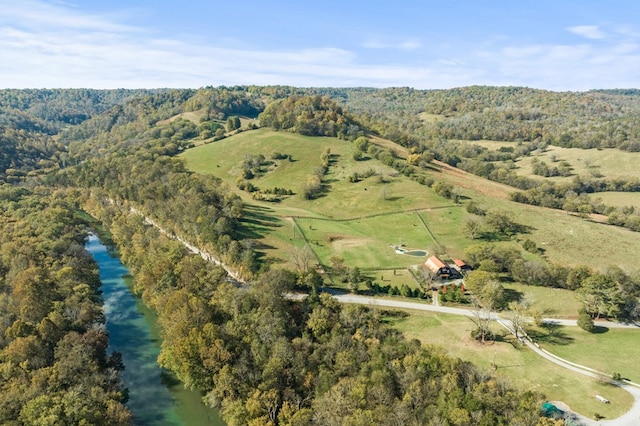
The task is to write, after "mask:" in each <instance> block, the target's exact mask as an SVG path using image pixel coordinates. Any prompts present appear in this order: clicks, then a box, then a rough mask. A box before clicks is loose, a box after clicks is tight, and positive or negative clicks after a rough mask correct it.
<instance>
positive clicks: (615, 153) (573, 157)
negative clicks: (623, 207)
mask: <svg viewBox="0 0 640 426" xmlns="http://www.w3.org/2000/svg"><path fill="white" fill-rule="evenodd" d="M534 158H537V159H538V160H541V161H544V162H545V163H547V165H548V166H549V167H553V166H557V165H558V164H559V163H560V162H562V161H566V162H567V163H569V165H570V166H571V168H572V169H573V170H572V176H568V177H552V178H544V177H542V176H536V175H534V174H533V164H532V162H533V159H534ZM554 160H555V161H554ZM516 165H517V166H518V168H517V169H515V171H516V173H518V174H520V175H524V176H530V177H536V178H540V179H550V180H554V181H563V180H571V179H573V176H582V177H585V178H592V177H604V178H606V179H634V178H637V177H638V170H640V152H627V151H621V150H619V149H614V148H611V149H601V150H598V149H580V148H561V147H558V146H549V147H547V148H546V149H545V150H544V152H538V151H535V152H534V153H532V155H531V156H529V157H524V158H522V159H520V160H518V161H517V162H516Z"/></svg>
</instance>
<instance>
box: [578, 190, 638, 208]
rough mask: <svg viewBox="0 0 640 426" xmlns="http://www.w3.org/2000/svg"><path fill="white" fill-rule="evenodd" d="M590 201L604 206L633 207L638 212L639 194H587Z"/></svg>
mask: <svg viewBox="0 0 640 426" xmlns="http://www.w3.org/2000/svg"><path fill="white" fill-rule="evenodd" d="M589 198H591V199H592V200H594V201H595V200H598V199H600V201H602V203H603V204H604V205H605V206H612V207H629V206H631V207H633V208H634V209H636V211H640V192H597V193H594V194H589Z"/></svg>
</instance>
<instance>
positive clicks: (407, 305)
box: [130, 207, 640, 426]
mask: <svg viewBox="0 0 640 426" xmlns="http://www.w3.org/2000/svg"><path fill="white" fill-rule="evenodd" d="M130 210H131V212H132V213H134V214H137V215H139V216H142V217H143V218H144V220H145V222H147V223H148V224H149V225H152V226H154V227H156V228H158V229H159V230H160V231H161V232H163V233H165V234H167V235H169V236H170V237H172V238H174V239H176V240H178V241H180V242H181V243H182V244H184V246H185V247H187V248H188V249H189V251H191V252H192V253H195V254H197V255H199V256H201V257H202V258H203V259H204V260H206V261H208V262H211V263H214V264H216V265H219V266H222V267H223V268H224V269H225V270H226V271H227V274H229V276H230V277H231V280H230V281H232V282H233V283H234V284H236V285H239V286H244V285H246V284H247V283H246V281H244V280H243V279H242V277H241V276H240V274H238V272H237V271H235V270H233V269H232V268H231V267H229V266H228V265H225V264H224V263H223V262H221V261H220V260H219V259H216V258H215V257H214V256H212V255H211V254H209V253H206V252H205V251H203V250H200V249H199V248H198V247H196V246H194V245H193V244H190V243H189V242H187V241H185V240H184V239H182V238H180V237H177V236H175V235H173V234H171V233H169V232H167V231H166V230H165V229H164V228H162V227H161V226H160V225H158V224H157V223H156V222H154V221H153V220H151V219H149V218H148V217H146V216H145V215H144V214H143V213H142V212H140V211H139V210H137V209H135V208H133V207H130ZM323 290H327V291H328V292H329V293H331V294H332V295H333V297H334V298H335V299H336V300H338V301H339V302H340V303H354V304H360V305H368V306H376V307H386V308H402V309H415V310H420V311H432V312H441V313H446V314H452V315H464V316H467V317H473V316H475V315H476V313H475V312H474V311H473V310H470V309H463V308H454V307H449V306H438V305H433V304H426V303H418V302H409V301H404V300H391V299H383V298H379V297H370V296H359V295H354V294H350V293H340V292H338V291H335V290H328V289H323ZM287 297H290V298H292V299H299V298H303V297H306V295H300V294H292V295H287ZM488 315H489V316H490V318H491V319H492V320H495V321H498V322H499V323H501V324H502V325H503V326H505V327H506V328H507V329H508V330H510V331H511V327H510V325H509V324H510V322H509V321H508V320H505V319H502V318H500V315H499V314H498V313H497V312H490V313H488ZM543 321H544V322H547V323H551V324H558V325H566V326H577V322H576V320H566V319H557V318H544V319H543ZM595 325H596V326H600V327H607V328H638V325H637V324H622V323H614V322H609V321H596V322H595ZM523 341H524V342H525V343H526V344H527V346H528V347H529V348H531V350H533V351H534V352H536V353H537V354H539V355H540V356H542V357H544V358H545V359H547V360H549V361H551V362H553V363H555V364H557V365H560V366H562V367H564V368H567V369H569V370H571V371H575V372H577V373H580V374H583V375H586V376H589V377H595V378H602V377H608V375H607V374H605V373H602V372H598V371H595V370H593V369H590V368H588V367H585V366H581V365H578V364H575V363H572V362H570V361H567V360H564V359H562V358H560V357H558V356H556V355H553V354H551V353H549V352H547V351H545V350H544V349H541V348H539V347H538V346H537V345H535V344H534V343H532V342H530V341H528V340H526V339H523ZM611 382H612V383H613V384H615V385H616V386H620V387H622V388H623V389H625V390H626V391H628V392H629V393H631V395H633V397H634V399H635V401H634V404H633V406H632V408H631V410H629V411H628V412H627V413H625V414H624V415H622V416H621V417H618V418H617V419H614V420H606V421H605V420H601V421H594V420H591V419H589V418H586V417H583V416H579V417H580V418H581V421H582V423H583V424H585V425H587V426H595V425H612V426H613V425H615V426H637V425H640V385H636V384H634V385H635V386H632V385H629V384H626V383H619V382H613V381H611Z"/></svg>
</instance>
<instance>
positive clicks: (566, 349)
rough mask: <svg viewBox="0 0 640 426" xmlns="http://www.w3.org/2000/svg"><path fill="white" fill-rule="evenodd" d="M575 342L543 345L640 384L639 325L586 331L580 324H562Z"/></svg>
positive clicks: (566, 356)
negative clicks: (576, 325) (635, 327)
mask: <svg viewBox="0 0 640 426" xmlns="http://www.w3.org/2000/svg"><path fill="white" fill-rule="evenodd" d="M562 332H563V333H564V334H565V335H566V337H567V338H568V339H570V340H572V342H573V343H572V344H569V345H564V344H557V343H556V344H554V343H553V342H551V343H549V344H542V346H543V347H544V348H545V349H547V350H548V351H550V352H552V353H554V354H556V355H558V356H560V357H563V358H566V359H568V360H570V361H573V362H576V363H578V364H584V365H587V366H589V367H591V368H595V369H597V370H600V371H603V372H605V373H609V374H613V373H620V374H621V375H622V377H624V378H626V379H629V380H631V381H633V382H636V383H640V364H639V363H638V356H639V355H640V328H639V329H616V328H610V329H607V330H604V329H603V330H598V332H596V333H587V332H586V331H584V330H582V329H580V328H578V327H562Z"/></svg>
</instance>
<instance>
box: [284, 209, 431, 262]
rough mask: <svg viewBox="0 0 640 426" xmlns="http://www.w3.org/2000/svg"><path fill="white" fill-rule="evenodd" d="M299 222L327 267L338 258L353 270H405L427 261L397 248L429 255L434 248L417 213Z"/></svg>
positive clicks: (299, 219)
mask: <svg viewBox="0 0 640 426" xmlns="http://www.w3.org/2000/svg"><path fill="white" fill-rule="evenodd" d="M296 222H297V223H298V224H299V226H300V228H301V229H302V231H303V232H304V234H305V236H306V238H307V240H308V241H309V242H310V244H311V247H312V249H313V250H314V251H315V252H316V254H317V255H318V256H319V257H320V258H321V259H322V261H323V263H324V264H329V259H330V258H331V256H333V255H334V254H335V255H338V256H340V257H342V258H343V259H344V260H345V263H346V264H347V265H349V266H351V267H354V266H357V267H359V268H394V267H395V268H405V267H407V266H409V265H415V264H419V263H424V261H425V260H426V257H416V256H408V255H401V254H398V253H396V252H395V250H394V246H395V245H400V244H404V245H405V246H406V248H407V249H415V250H424V251H426V252H428V253H432V252H433V250H434V248H435V243H434V241H433V239H431V237H430V236H429V233H428V232H427V231H426V229H425V228H424V227H423V226H422V224H421V223H420V220H419V219H418V217H417V215H416V214H415V213H414V212H408V213H405V212H401V213H392V214H386V215H382V216H375V217H369V218H361V219H353V220H347V221H333V220H318V219H312V218H309V219H307V218H297V219H296Z"/></svg>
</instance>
